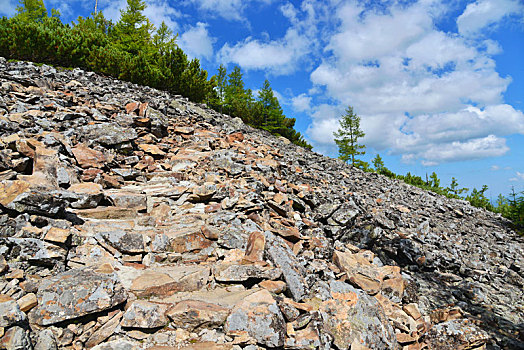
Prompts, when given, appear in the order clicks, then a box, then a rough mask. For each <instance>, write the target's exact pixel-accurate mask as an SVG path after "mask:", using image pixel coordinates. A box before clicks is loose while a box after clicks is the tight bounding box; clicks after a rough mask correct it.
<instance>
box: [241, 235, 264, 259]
mask: <svg viewBox="0 0 524 350" xmlns="http://www.w3.org/2000/svg"><path fill="white" fill-rule="evenodd" d="M265 246H266V237H264V234H262V232H258V231H255V232H252V233H251V234H250V235H249V238H248V240H247V247H246V256H245V259H246V260H248V261H252V262H255V261H263V260H264V249H265Z"/></svg>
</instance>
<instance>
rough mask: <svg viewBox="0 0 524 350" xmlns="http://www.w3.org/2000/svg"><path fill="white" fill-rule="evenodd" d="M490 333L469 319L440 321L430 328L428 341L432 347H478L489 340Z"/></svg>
mask: <svg viewBox="0 0 524 350" xmlns="http://www.w3.org/2000/svg"><path fill="white" fill-rule="evenodd" d="M489 339H490V337H489V335H488V334H487V333H486V332H485V331H483V330H481V329H479V328H478V327H477V326H475V325H474V324H472V323H471V322H470V321H469V320H467V319H461V320H452V321H447V322H443V323H439V324H437V325H434V326H433V327H431V328H430V330H429V331H428V333H427V334H426V341H427V342H428V343H429V344H430V347H431V348H432V349H439V350H440V349H441V350H452V349H463V350H468V349H478V348H479V347H481V346H482V345H484V344H486V343H487V342H488V341H489Z"/></svg>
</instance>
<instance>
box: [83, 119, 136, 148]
mask: <svg viewBox="0 0 524 350" xmlns="http://www.w3.org/2000/svg"><path fill="white" fill-rule="evenodd" d="M82 135H83V138H84V140H89V141H91V142H97V143H100V144H102V145H105V146H114V145H118V144H121V143H124V142H129V141H131V140H134V139H136V138H137V137H138V135H137V133H136V131H135V129H132V128H124V127H120V126H117V125H115V124H109V123H103V124H93V125H87V126H84V127H82Z"/></svg>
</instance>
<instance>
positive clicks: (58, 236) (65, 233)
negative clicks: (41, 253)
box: [44, 227, 71, 243]
mask: <svg viewBox="0 0 524 350" xmlns="http://www.w3.org/2000/svg"><path fill="white" fill-rule="evenodd" d="M69 236H71V231H70V230H66V229H62V228H58V227H51V228H50V229H49V230H48V231H47V233H46V234H45V236H44V240H46V241H48V242H55V243H65V242H66V241H67V239H68V238H69Z"/></svg>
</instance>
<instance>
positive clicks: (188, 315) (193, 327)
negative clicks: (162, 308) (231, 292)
mask: <svg viewBox="0 0 524 350" xmlns="http://www.w3.org/2000/svg"><path fill="white" fill-rule="evenodd" d="M229 311H230V310H229V309H227V308H224V307H222V306H219V305H216V304H211V303H206V302H203V301H198V300H184V301H181V302H179V303H178V304H176V305H175V306H174V307H173V308H171V309H170V310H169V311H168V312H167V316H168V317H169V318H170V319H171V321H172V324H173V326H175V327H177V328H183V329H187V330H189V331H191V332H197V331H199V330H200V329H204V328H208V329H215V328H217V327H221V326H222V325H223V324H224V322H225V321H226V318H227V316H228V315H229Z"/></svg>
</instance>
